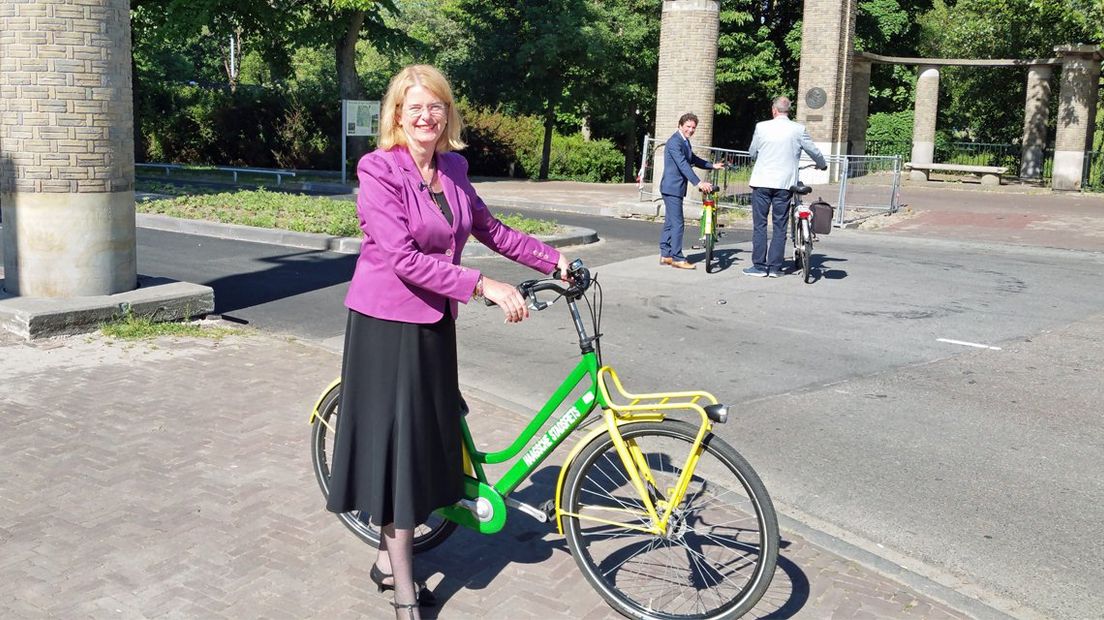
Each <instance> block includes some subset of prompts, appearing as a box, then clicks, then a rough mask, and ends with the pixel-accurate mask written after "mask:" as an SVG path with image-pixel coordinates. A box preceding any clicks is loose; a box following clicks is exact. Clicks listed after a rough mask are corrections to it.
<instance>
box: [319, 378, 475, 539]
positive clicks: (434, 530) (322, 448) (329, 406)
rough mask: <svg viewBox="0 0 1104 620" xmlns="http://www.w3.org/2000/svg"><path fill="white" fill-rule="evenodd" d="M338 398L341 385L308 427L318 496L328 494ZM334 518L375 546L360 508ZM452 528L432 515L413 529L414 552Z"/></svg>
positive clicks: (372, 529) (371, 527)
mask: <svg viewBox="0 0 1104 620" xmlns="http://www.w3.org/2000/svg"><path fill="white" fill-rule="evenodd" d="M340 401H341V384H340V383H339V384H337V385H335V386H334V387H333V388H332V389H331V390H330V391H329V392H327V393H326V395H325V396H324V397H322V404H321V405H320V406H319V408H318V416H317V417H316V418H315V420H314V425H313V427H312V429H311V461H313V463H314V477H315V478H316V479H317V480H318V486H319V487H320V488H321V489H322V497H323V498H328V497H329V496H330V462H331V459H332V458H333V447H334V437H336V434H337V428H338V424H340V415H339V407H338V405H339V404H340ZM337 518H338V519H339V520H340V521H341V522H342V523H343V524H345V527H347V528H349V529H350V530H351V531H352V532H353V533H354V534H356V535H357V537H358V538H360V539H361V540H363V541H364V542H366V543H368V544H370V545H372V546H373V547H379V544H380V530H379V528H378V527H376V526H375V525H372V524H371V523H369V522H368V521H367V520H364V521H362V520H361V519H360V511H359V510H354V511H352V512H343V513H340V514H338V515H337ZM455 530H456V523H453V522H452V521H448V520H446V519H444V518H442V517H440V516H438V515H437V514H432V515H430V517H429V521H427V522H426V523H424V524H422V525H419V526H418V527H417V528H415V530H414V553H421V552H423V551H428V550H430V549H432V548H434V547H436V546H437V545H439V544H441V543H443V542H444V541H445V539H446V538H448V537H449V535H450V534H452V533H453V532H454V531H455Z"/></svg>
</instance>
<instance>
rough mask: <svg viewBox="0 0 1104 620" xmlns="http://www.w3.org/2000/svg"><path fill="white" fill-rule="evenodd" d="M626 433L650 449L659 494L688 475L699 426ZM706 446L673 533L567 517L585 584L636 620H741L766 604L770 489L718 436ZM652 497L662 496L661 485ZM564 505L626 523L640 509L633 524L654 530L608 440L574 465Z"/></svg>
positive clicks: (644, 425) (636, 428)
mask: <svg viewBox="0 0 1104 620" xmlns="http://www.w3.org/2000/svg"><path fill="white" fill-rule="evenodd" d="M621 432H622V436H623V437H624V439H625V440H626V441H627V442H635V443H636V445H637V446H639V447H640V448H641V449H642V451H643V453H644V454H645V458H646V459H647V462H648V464H649V467H650V468H651V470H652V473H653V475H655V476H656V482H657V487H658V489H662V490H664V492H666V489H668V488H670V487H673V485H674V481H675V480H676V479H677V477H678V474H679V472H680V471H681V468H682V465H683V462H684V460H685V459H686V456H687V454H689V447H690V445H691V444H692V443H693V441H694V438H695V436H696V435H697V428H696V427H694V426H691V425H689V424H686V423H684V422H680V421H675V420H665V421H663V422H640V423H635V424H630V425H626V426H623V427H622V431H621ZM703 448H704V449H703V450H702V454H701V458H700V460H699V461H698V466H697V469H695V475H694V477H693V479H692V480H691V482H690V486H689V488H688V489H687V494H686V496H685V498H684V500H683V502H682V505H681V506H680V507H679V508H678V509H677V510H676V511H675V513H674V514H673V516H672V519H671V521H670V523H669V529H668V532H669V533H668V534H667V535H666V536H663V537H661V536H654V535H652V534H649V533H646V532H641V531H637V530H632V529H628V528H624V527H618V526H616V525H610V524H608V523H601V522H597V521H589V520H586V519H580V518H579V516H568V515H565V516H564V517H563V520H564V533H565V535H566V537H567V544H568V547H569V548H570V549H571V554H572V555H573V556H574V558H575V562H576V564H577V565H578V566H579V569H580V570H581V571H582V572H583V575H584V577H586V580H587V581H588V582H589V583H590V585H591V586H592V587H594V589H595V590H597V591H598V593H599V594H600V595H601V596H602V598H603V599H605V600H606V602H607V603H608V604H609V605H610V606H611V607H613V608H614V609H615V610H617V611H618V612H619V613H621V614H623V615H625V616H627V617H629V618H639V619H642V620H643V619H649V620H653V619H662V620H674V619H686V620H690V619H693V620H727V619H730V618H738V617H740V616H742V615H743V614H745V613H747V612H748V611H750V610H751V609H752V608H753V607H754V606H755V605H756V604H757V603H758V602H759V600H760V599H761V598H762V596H763V594H764V593H765V592H766V591H767V588H768V587H769V586H770V582H771V579H772V578H773V577H774V571H775V566H776V564H777V561H778V547H779V537H778V520H777V517H776V515H775V512H774V506H773V505H772V503H771V500H770V496H769V495H768V494H767V490H766V488H765V487H764V486H763V483H762V481H761V480H760V479H759V476H758V475H757V474H756V473H755V471H754V470H753V469H752V468H751V466H750V465H749V464H748V463H747V461H745V460H744V458H743V457H742V456H740V455H739V454H738V453H737V452H736V450H735V449H733V448H732V446H730V445H729V444H727V443H726V442H725V441H724V440H722V439H721V438H720V437H718V436H716V435H712V434H710V435H709V436H707V437H706V439H705V440H704V442H703ZM722 477H723V478H724V479H723V480H721V481H719V482H718V481H716V479H717V478H722ZM653 492H654V493H655V494H658V490H657V489H656V488H655V487H653ZM718 492H719V493H720V495H717V493H718ZM562 500H563V503H562V505H563V507H564V510H565V511H566V512H568V513H570V514H572V515H583V516H585V515H586V514H587V513H591V514H594V513H600V514H601V515H602V516H604V517H605V518H607V519H625V516H624V514H625V511H626V510H633V509H639V510H641V512H640V514H639V515H638V516H637V517H638V518H635V519H632V520H633V521H634V522H635V523H637V524H640V525H646V524H647V520H648V517H647V516H646V515H645V514H644V513H643V509H642V502H641V501H640V498H639V495H638V494H637V492H636V491H635V489H634V488H633V487H632V485H631V484H630V483H629V482H628V476H627V474H626V473H625V472H624V466H623V465H622V463H621V461H620V458H619V457H618V456H617V453H616V450H615V448H614V445H613V440H612V439H611V438H610V437H609V436H608V435H600V436H599V437H597V438H596V439H595V440H593V441H592V442H591V443H590V444H588V445H587V446H585V447H584V448H583V450H582V451H581V452H580V453H579V455H578V456H577V457H576V459H575V460H574V461H573V462H572V464H571V469H570V471H569V473H568V477H567V485H566V487H565V490H564V496H563V498H562ZM591 502H593V503H591ZM610 509H613V510H612V511H611V510H610ZM611 514H615V515H619V516H610V515H611ZM595 516H597V515H595ZM725 545H731V546H732V547H733V548H729V547H726V546H725ZM692 547H693V548H692ZM676 565H677V566H676ZM714 603H716V604H714ZM707 607H708V608H707Z"/></svg>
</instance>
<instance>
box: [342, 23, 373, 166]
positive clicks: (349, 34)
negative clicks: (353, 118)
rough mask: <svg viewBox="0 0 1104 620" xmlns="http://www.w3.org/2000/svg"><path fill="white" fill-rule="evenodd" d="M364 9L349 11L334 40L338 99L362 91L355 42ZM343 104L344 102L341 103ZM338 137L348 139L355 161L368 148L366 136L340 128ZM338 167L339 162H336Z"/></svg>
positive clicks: (352, 95)
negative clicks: (353, 134) (352, 134)
mask: <svg viewBox="0 0 1104 620" xmlns="http://www.w3.org/2000/svg"><path fill="white" fill-rule="evenodd" d="M364 15H365V12H364V11H349V13H348V18H347V20H346V22H345V32H344V33H343V34H342V35H341V36H340V37H339V38H338V39H337V41H336V42H335V49H334V53H335V55H336V58H337V92H338V97H339V98H340V99H360V98H361V97H362V96H363V93H362V91H361V88H360V76H358V75H357V71H356V44H357V41H358V40H359V39H360V28H361V26H363V25H364ZM342 105H344V104H342ZM340 139H342V140H348V141H349V142H348V154H349V155H351V156H352V159H353V165H354V167H353V169H354V170H355V169H356V167H355V165H356V164H355V162H356V161H357V160H358V159H360V156H361V155H362V154H363V153H364V152H365V151H367V150H368V138H367V137H366V136H353V137H350V138H346V137H345V128H344V127H342V128H341V136H340ZM338 167H339V168H340V167H341V164H340V163H338Z"/></svg>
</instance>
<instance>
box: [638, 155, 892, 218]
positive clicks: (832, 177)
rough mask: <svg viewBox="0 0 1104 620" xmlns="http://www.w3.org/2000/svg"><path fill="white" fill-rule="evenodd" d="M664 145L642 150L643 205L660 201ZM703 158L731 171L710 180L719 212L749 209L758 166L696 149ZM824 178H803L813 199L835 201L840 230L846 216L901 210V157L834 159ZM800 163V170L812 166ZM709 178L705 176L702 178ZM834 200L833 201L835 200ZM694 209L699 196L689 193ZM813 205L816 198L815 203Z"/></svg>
mask: <svg viewBox="0 0 1104 620" xmlns="http://www.w3.org/2000/svg"><path fill="white" fill-rule="evenodd" d="M663 147H664V143H663V142H658V141H656V140H655V139H654V138H652V137H650V136H645V138H644V147H643V149H642V150H641V153H642V154H643V161H642V162H641V165H640V168H638V174H637V189H638V190H639V192H640V199H641V200H658V199H659V188H658V185H657V183H656V182H655V179H654V178H653V174H652V172H653V170H652V161H653V157H658V156H662V151H663ZM694 150H695V152H697V153H698V155H699V156H701V157H703V158H704V159H707V160H709V161H723V162H725V163H727V164H729V168H728V169H726V170H723V171H715V172H714V173H713V176H712V179H713V181H714V182H715V184H716V185H717V186H718V187H720V189H721V192H720V194H719V195H718V197H717V206H718V207H721V208H726V207H727V208H735V209H747V208H749V207H750V206H751V187H750V186H749V185H748V181H749V180H750V179H751V169H752V166H753V164H754V160H752V159H751V155H749V154H748V152H747V151H740V150H734V149H721V148H715V147H695V148H694ZM826 159H827V160H828V165H829V169H828V170H827V171H826V172H821V171H816V170H802V171H801V172H800V173H799V174H800V177H801V179H802V181H804V182H805V183H806V184H808V185H811V186H812V187H813V193H812V194H810V196H812V197H820V198H824V199H825V200H828V201H829V202H832V200H833V199H834V200H835V203H834V206H835V207H836V214H835V215H836V225H837V226H842V225H843V223H844V222H845V221H847V220H846V218H847V212H848V211H852V212H855V211H856V210H872V211H875V212H888V213H893V212H895V211H897V208H898V206H899V196H900V189H901V161H902V158H901V157H900V156H897V155H892V156H883V155H830V156H827V157H826ZM812 163H813V162H812V160H809V159H807V158H804V157H803V158H802V159H801V160H800V162H799V165H801V166H806V165H809V164H812ZM704 174H705V173H704V172H703V175H704ZM833 194H834V195H833ZM689 198H690V200H691V203H692V204H693V203H696V202H697V201H698V198H699V197H698V196H697V195H696V194H695V193H694V192H691V196H690V197H689ZM814 199H815V198H814Z"/></svg>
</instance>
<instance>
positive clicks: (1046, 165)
mask: <svg viewBox="0 0 1104 620" xmlns="http://www.w3.org/2000/svg"><path fill="white" fill-rule="evenodd" d="M866 153H867V155H900V156H901V157H902V158H904V159H906V160H907V159H908V158H910V157H912V142H911V141H907V140H869V141H867V143H866ZM935 161H937V162H939V163H946V164H959V165H964V166H1006V167H1007V168H1008V171H1009V172H1010V173H1011V174H1012V175H1013V176H1015V175H1018V174H1019V173H1020V164H1021V163H1022V161H1023V147H1021V146H1020V145H1019V144H1007V143H996V142H936V143H935ZM1053 170H1054V148H1053V147H1050V148H1047V149H1044V151H1043V168H1042V175H1043V178H1042V180H1043V181H1044V182H1050V179H1051V175H1052V173H1053ZM1086 174H1087V173H1086Z"/></svg>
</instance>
